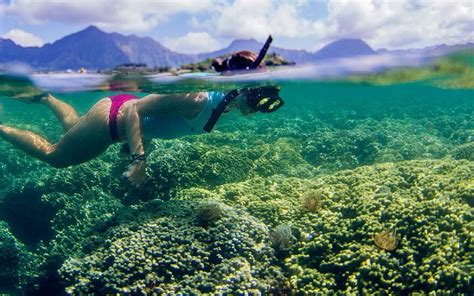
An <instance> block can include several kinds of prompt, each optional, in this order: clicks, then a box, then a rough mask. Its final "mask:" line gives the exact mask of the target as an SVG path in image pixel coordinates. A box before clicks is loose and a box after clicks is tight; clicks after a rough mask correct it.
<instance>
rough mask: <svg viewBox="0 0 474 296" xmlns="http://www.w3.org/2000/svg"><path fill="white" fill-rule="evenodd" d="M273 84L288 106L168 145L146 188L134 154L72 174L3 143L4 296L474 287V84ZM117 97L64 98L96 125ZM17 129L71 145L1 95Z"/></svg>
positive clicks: (172, 87)
mask: <svg viewBox="0 0 474 296" xmlns="http://www.w3.org/2000/svg"><path fill="white" fill-rule="evenodd" d="M33 80H34V79H33ZM248 83H249V82H248V81H243V82H239V81H235V80H233V81H231V82H230V81H229V82H225V81H224V82H216V81H215V80H207V79H197V80H193V79H190V80H188V79H186V80H179V81H172V82H169V81H167V82H160V81H159V80H157V81H154V82H153V83H150V84H149V85H148V92H159V93H169V92H189V91H196V90H210V89H213V90H215V89H218V90H219V89H221V90H222V89H231V88H235V87H240V86H243V85H247V84H248ZM258 83H272V84H278V85H280V86H281V97H282V98H283V99H284V100H285V105H284V106H283V107H282V108H281V109H279V110H278V111H277V112H274V113H271V114H255V115H253V116H248V117H244V116H241V115H239V114H238V113H236V112H231V113H229V114H226V115H224V116H223V117H222V119H221V120H220V121H219V122H218V124H217V125H216V128H215V130H214V131H213V132H212V133H210V134H204V135H196V136H186V137H183V138H179V139H174V140H160V139H155V140H153V141H152V143H151V144H150V145H149V146H148V147H147V154H148V158H147V166H148V169H147V170H148V171H147V175H148V178H147V181H146V182H145V185H144V186H143V187H142V188H140V189H135V188H133V187H132V186H130V184H128V183H127V181H126V180H125V179H123V178H122V177H121V176H122V173H123V172H124V171H125V170H126V168H127V165H128V164H129V163H130V160H129V157H128V156H127V155H126V154H124V153H122V152H121V151H120V150H121V147H120V144H115V145H113V146H111V147H110V148H109V149H108V150H107V151H106V152H105V153H104V154H103V155H101V156H100V157H98V158H96V159H94V160H92V161H89V162H87V163H84V164H81V165H78V166H74V167H69V168H65V169H55V168H52V167H50V166H48V165H47V164H45V163H43V162H40V161H38V160H36V159H34V158H32V157H30V156H28V155H26V154H25V153H23V152H20V151H18V150H16V149H15V148H14V147H13V146H11V145H10V144H9V143H7V142H5V141H3V140H1V139H0V150H1V153H0V265H1V267H0V293H22V292H25V291H26V293H33V294H43V295H54V294H60V293H64V292H67V293H69V294H75V295H77V294H85V293H96V294H105V293H122V294H127V293H133V294H150V293H157V294H160V293H167V294H202V293H211V294H228V293H233V294H245V293H248V294H260V293H261V294H274V295H293V294H298V295H305V294H308V295H314V294H329V293H338V294H347V293H364V294H374V293H382V294H386V293H387V294H408V293H412V292H417V291H418V292H423V293H428V292H431V291H436V292H437V293H438V294H439V295H444V294H451V293H461V294H466V295H467V294H472V293H473V287H474V281H473V274H474V270H473V263H474V262H473V251H472V238H473V229H472V226H473V215H474V214H473V211H472V207H473V205H474V120H473V118H474V90H473V89H466V88H441V87H438V86H436V85H433V84H431V83H427V82H426V81H420V82H409V83H391V84H386V85H377V84H372V83H364V82H360V81H357V82H351V81H343V80H339V81H335V80H326V81H325V80H318V81H315V80H309V79H305V80H278V81H260V82H258ZM111 94H114V92H107V91H102V90H99V89H96V90H94V89H90V90H82V91H75V92H71V91H69V92H61V91H56V92H54V95H55V96H56V97H58V98H60V99H62V100H64V101H65V102H67V103H69V104H71V105H72V106H73V107H74V108H75V109H76V110H77V111H78V113H80V114H84V113H85V112H87V110H88V109H89V108H90V107H91V106H92V105H93V104H94V103H95V102H97V101H98V100H99V99H101V98H104V97H107V96H109V95H111ZM0 121H2V122H3V124H5V125H9V126H13V127H17V128H21V129H25V130H29V131H33V132H36V133H38V134H40V135H42V136H44V137H45V138H47V139H48V140H50V141H51V142H56V141H58V140H59V139H60V138H61V135H62V128H61V126H60V124H59V122H58V121H57V120H56V118H55V117H54V115H53V113H52V112H51V111H50V110H48V109H47V108H46V107H45V106H43V105H40V104H24V103H21V102H18V101H14V100H12V99H10V98H8V97H1V98H0ZM438 294H437V295H438Z"/></svg>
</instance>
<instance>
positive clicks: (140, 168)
mask: <svg viewBox="0 0 474 296" xmlns="http://www.w3.org/2000/svg"><path fill="white" fill-rule="evenodd" d="M145 168H146V163H145V162H144V161H134V162H133V163H132V164H131V165H129V166H128V169H127V171H126V172H125V173H124V174H123V175H124V176H125V177H126V178H127V179H128V181H129V182H130V183H132V185H133V186H135V187H136V188H140V187H141V186H142V185H143V183H144V182H145V180H146V172H145Z"/></svg>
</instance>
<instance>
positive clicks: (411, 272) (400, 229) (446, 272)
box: [179, 159, 474, 294]
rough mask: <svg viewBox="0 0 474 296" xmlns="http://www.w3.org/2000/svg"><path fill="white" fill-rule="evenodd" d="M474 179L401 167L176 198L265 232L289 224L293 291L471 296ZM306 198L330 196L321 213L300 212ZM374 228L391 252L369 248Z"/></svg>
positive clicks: (450, 166) (465, 164)
mask: <svg viewBox="0 0 474 296" xmlns="http://www.w3.org/2000/svg"><path fill="white" fill-rule="evenodd" d="M472 172H474V163H472V162H469V161H466V160H460V161H455V160H450V159H444V160H436V161H405V162H400V163H396V164H392V163H387V164H380V165H374V166H370V167H360V168H358V169H355V170H350V171H341V172H338V173H335V174H332V175H328V176H322V177H319V178H316V179H299V178H282V177H279V176H273V177H270V178H265V179H261V178H254V179H250V180H247V181H245V182H241V183H237V184H226V185H222V186H219V187H218V188H216V189H215V190H204V189H199V188H191V189H186V190H183V191H182V192H181V193H180V194H179V198H181V199H193V200H196V199H215V200H220V201H221V202H224V203H227V204H229V205H232V206H234V207H245V208H246V209H247V211H248V212H249V213H250V214H252V215H253V216H255V217H256V218H258V219H260V220H261V221H263V222H264V223H265V224H267V225H269V226H272V227H276V226H277V225H280V224H282V223H283V224H287V223H291V224H292V229H295V231H292V233H293V234H292V235H293V236H294V238H295V239H294V240H293V244H291V246H290V247H289V248H286V249H287V250H286V251H287V252H288V254H286V255H285V259H284V260H283V265H284V270H286V271H288V272H287V274H286V276H287V277H288V278H289V279H290V282H291V286H292V289H293V290H295V291H305V292H307V293H309V294H318V293H333V292H335V291H344V292H345V293H369V294H373V293H395V294H399V293H408V292H414V291H425V292H426V291H451V292H457V293H468V294H469V291H472V290H471V288H470V287H471V286H472V285H471V277H470V274H472V272H473V271H472V270H470V269H469V268H468V266H470V265H469V264H470V263H469V262H471V257H472V256H471V255H472V252H471V251H470V246H469V244H470V241H471V240H472V233H471V231H470V228H469V227H470V226H469V225H470V223H472V221H473V218H474V216H473V215H472V210H471V207H470V205H469V204H470V202H471V201H472V198H473V197H474V186H473V184H474V174H473V173H472ZM313 190H318V191H320V192H321V194H323V195H324V196H325V197H327V198H325V202H324V206H323V207H321V209H319V211H318V212H317V213H313V212H310V211H302V210H301V203H300V200H299V197H300V196H301V195H302V194H304V193H307V192H311V191H313ZM278 227H280V226H278ZM380 229H397V234H398V235H399V237H400V240H399V243H398V245H397V247H396V249H395V250H393V251H392V252H381V250H380V249H379V248H378V247H377V246H376V245H375V244H374V238H373V234H374V233H377V232H379V231H380ZM285 233H287V232H285ZM277 245H278V243H277Z"/></svg>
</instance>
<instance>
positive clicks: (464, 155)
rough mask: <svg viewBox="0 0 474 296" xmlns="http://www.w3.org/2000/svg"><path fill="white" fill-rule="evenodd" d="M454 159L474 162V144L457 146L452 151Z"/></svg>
mask: <svg viewBox="0 0 474 296" xmlns="http://www.w3.org/2000/svg"><path fill="white" fill-rule="evenodd" d="M451 156H452V157H453V158H454V159H467V160H470V161H474V142H471V143H466V144H463V145H460V146H457V147H456V148H454V149H453V150H452V151H451Z"/></svg>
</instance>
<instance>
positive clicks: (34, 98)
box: [13, 94, 50, 103]
mask: <svg viewBox="0 0 474 296" xmlns="http://www.w3.org/2000/svg"><path fill="white" fill-rule="evenodd" d="M48 96H50V95H48ZM13 98H14V99H15V100H18V101H21V102H24V103H43V102H44V100H45V99H46V95H45V94H38V95H31V94H20V95H17V96H14V97H13Z"/></svg>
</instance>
